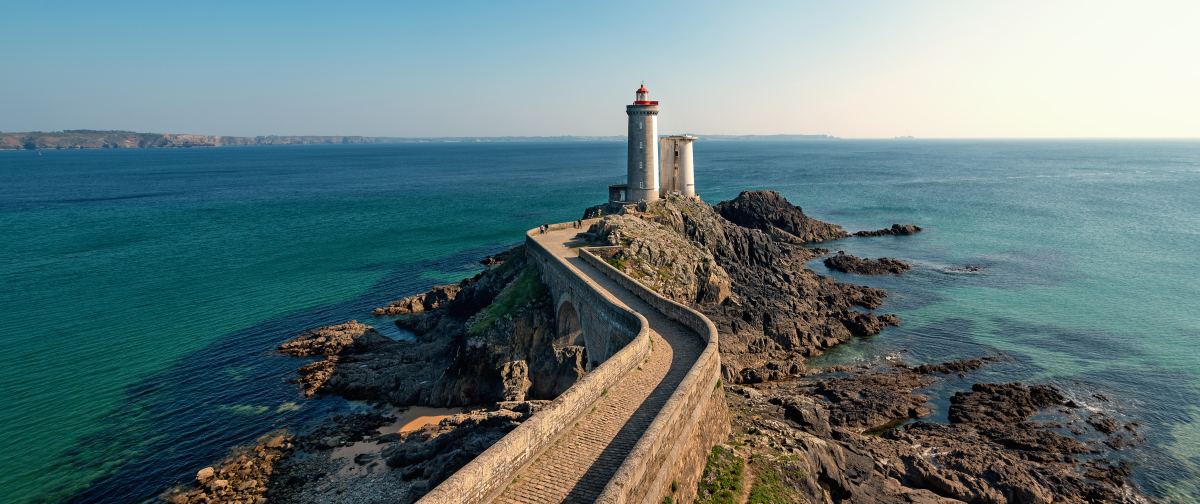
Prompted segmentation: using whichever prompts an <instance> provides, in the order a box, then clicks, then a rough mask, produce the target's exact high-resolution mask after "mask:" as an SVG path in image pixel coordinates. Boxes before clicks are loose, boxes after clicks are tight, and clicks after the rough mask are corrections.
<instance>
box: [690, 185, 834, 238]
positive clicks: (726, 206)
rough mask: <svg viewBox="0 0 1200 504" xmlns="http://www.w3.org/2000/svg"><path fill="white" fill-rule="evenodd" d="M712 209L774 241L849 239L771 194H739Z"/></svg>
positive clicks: (776, 193)
mask: <svg viewBox="0 0 1200 504" xmlns="http://www.w3.org/2000/svg"><path fill="white" fill-rule="evenodd" d="M713 209H714V210H716V211H717V213H718V214H720V215H721V217H724V218H725V219H726V220H728V221H730V222H732V223H734V224H737V225H739V226H741V227H744V228H750V229H757V230H759V231H762V232H764V233H766V234H767V235H769V236H770V237H771V238H772V239H774V240H775V241H781V242H786V243H813V242H821V241H826V240H836V239H839V238H845V237H847V236H849V234H848V233H846V231H844V230H842V227H841V226H838V225H836V224H830V223H828V222H821V221H819V220H816V219H813V218H811V217H809V216H807V215H804V211H803V209H801V208H800V207H798V206H795V205H792V204H791V203H789V202H788V200H786V199H784V198H783V197H782V196H780V195H779V193H778V192H775V191H743V192H742V193H741V194H739V195H738V196H737V198H734V199H732V200H729V201H722V202H720V203H718V204H717V205H716V206H714V207H713Z"/></svg>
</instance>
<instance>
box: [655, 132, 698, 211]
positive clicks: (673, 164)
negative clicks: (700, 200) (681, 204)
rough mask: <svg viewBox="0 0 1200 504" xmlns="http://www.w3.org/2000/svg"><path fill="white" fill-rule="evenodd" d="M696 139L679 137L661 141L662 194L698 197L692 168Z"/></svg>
mask: <svg viewBox="0 0 1200 504" xmlns="http://www.w3.org/2000/svg"><path fill="white" fill-rule="evenodd" d="M694 141H696V137H694V136H690V135H678V136H669V137H664V138H662V139H661V140H659V145H660V147H659V152H662V163H661V166H662V172H661V175H659V178H658V180H659V183H660V184H661V186H662V190H661V194H662V196H663V197H666V196H667V195H668V194H676V193H678V194H680V195H683V196H695V195H696V175H695V168H694V167H693V166H692V142H694Z"/></svg>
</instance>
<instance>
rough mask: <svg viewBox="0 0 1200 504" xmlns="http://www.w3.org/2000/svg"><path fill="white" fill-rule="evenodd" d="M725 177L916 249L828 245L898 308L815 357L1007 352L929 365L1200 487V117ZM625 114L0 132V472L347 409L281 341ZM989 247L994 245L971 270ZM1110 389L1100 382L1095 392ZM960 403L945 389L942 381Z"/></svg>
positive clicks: (90, 481)
mask: <svg viewBox="0 0 1200 504" xmlns="http://www.w3.org/2000/svg"><path fill="white" fill-rule="evenodd" d="M695 149H696V167H697V173H696V181H697V187H698V188H699V190H700V192H701V196H702V197H703V198H704V199H705V200H706V201H708V202H709V203H716V202H718V201H721V200H723V199H729V198H732V197H734V196H736V195H737V193H738V192H739V191H741V190H747V189H775V190H778V191H780V192H781V193H782V194H783V195H784V196H785V197H787V198H788V199H789V200H791V201H792V202H793V203H795V204H798V205H801V206H802V207H804V210H805V212H806V213H808V214H809V215H810V216H813V217H816V218H818V219H822V220H826V221H829V222H833V223H836V224H840V225H842V226H844V227H845V228H847V229H848V230H850V231H856V230H861V229H879V228H882V227H887V226H890V225H891V224H892V223H893V222H900V223H912V224H917V225H920V226H922V227H924V228H925V231H923V232H922V233H920V234H917V235H913V236H907V237H879V238H848V239H844V240H840V241H837V242H832V243H826V244H823V245H822V246H824V247H826V248H831V249H841V250H844V251H846V252H847V253H851V254H855V255H858V256H860V257H863V256H868V257H873V258H874V257H880V256H887V257H894V258H898V259H902V260H905V261H909V262H912V263H914V264H915V268H914V269H913V270H912V271H910V272H908V273H905V274H904V275H899V276H889V277H862V276H855V275H845V274H840V273H836V272H831V271H829V270H827V269H826V268H825V267H824V266H823V265H821V264H820V262H819V261H814V262H813V263H812V264H810V267H812V268H813V269H815V270H817V271H818V272H820V273H822V274H827V275H830V276H832V277H834V278H837V279H838V280H844V281H847V282H855V283H860V284H865V285H872V286H876V287H881V288H884V289H887V290H888V291H889V293H890V294H891V295H890V297H889V298H888V300H887V302H886V303H885V304H884V306H882V307H881V308H880V309H879V310H878V311H880V312H886V313H896V314H898V315H899V316H900V317H901V319H902V320H903V324H902V325H901V326H900V327H895V328H889V329H887V330H885V331H884V332H883V333H881V334H879V335H876V336H873V337H870V338H862V339H856V340H854V341H853V342H851V343H849V344H847V345H844V346H842V347H839V348H838V349H835V350H834V351H831V352H829V353H827V354H826V355H824V356H821V357H819V358H817V359H816V364H828V363H842V362H878V361H883V360H894V359H899V360H903V361H905V362H910V363H923V362H941V361H944V360H949V359H955V358H964V357H973V356H980V355H995V356H999V357H1000V358H1001V360H1000V361H999V362H996V363H994V364H991V365H989V366H987V367H985V368H983V369H982V370H981V371H979V372H978V373H977V374H974V375H969V376H968V377H967V378H965V379H957V378H953V377H952V378H950V379H947V380H944V381H942V382H939V383H938V384H937V385H935V386H934V387H932V388H931V389H930V390H929V393H930V394H931V395H941V396H945V395H946V394H948V393H952V392H953V391H955V390H964V389H966V388H968V387H969V386H970V384H971V383H973V382H977V381H1013V380H1025V381H1033V382H1041V383H1052V384H1055V385H1056V386H1059V387H1060V388H1062V389H1063V390H1064V391H1066V392H1067V393H1068V394H1069V395H1071V396H1072V397H1074V398H1076V399H1077V400H1078V401H1079V402H1082V403H1084V404H1085V405H1086V406H1088V407H1089V408H1093V409H1095V410H1098V411H1104V412H1106V413H1107V414H1109V415H1110V416H1113V417H1114V418H1116V419H1118V420H1119V421H1121V422H1122V423H1124V422H1127V421H1136V422H1139V423H1140V424H1141V427H1140V428H1139V429H1140V432H1141V434H1142V435H1143V436H1144V437H1145V438H1146V439H1147V442H1145V443H1143V444H1141V445H1138V446H1135V447H1132V448H1125V449H1123V450H1121V451H1120V452H1117V456H1118V457H1119V458H1121V459H1124V460H1128V461H1131V462H1134V463H1136V464H1138V465H1137V466H1136V467H1135V469H1134V471H1135V476H1134V481H1135V483H1136V484H1137V485H1138V486H1139V487H1140V488H1141V489H1142V490H1143V491H1144V492H1146V493H1148V494H1150V495H1151V496H1154V497H1158V498H1160V499H1164V500H1168V501H1174V502H1200V498H1197V495H1200V198H1198V197H1197V196H1196V195H1197V194H1200V142H1196V141H999V140H995V141H932V140H929V141H926V140H909V141H900V140H896V141H883V140H880V141H849V140H841V141H811V142H794V143H793V142H699V143H697V144H696V147H695ZM624 156H625V146H624V144H623V143H621V142H582V143H538V144H526V143H514V144H489V143H482V144H476V143H439V144H398V145H359V146H295V147H229V148H218V149H192V150H96V151H47V152H44V153H43V154H42V155H40V156H39V155H38V154H37V153H36V152H0V230H2V231H3V240H2V241H0V307H2V309H0V335H2V336H0V364H2V366H3V369H4V371H5V373H4V378H3V384H4V387H3V390H4V392H5V394H4V395H3V396H0V429H2V432H4V434H5V449H4V450H3V451H0V495H4V496H5V499H4V500H6V501H8V502H16V503H28V502H114V503H115V502H142V501H147V500H152V499H153V498H154V497H155V496H156V495H158V494H159V493H160V492H161V491H162V490H164V489H165V488H166V487H167V486H168V485H170V484H172V483H175V482H177V481H186V480H188V479H190V477H191V476H192V475H193V474H194V473H195V471H196V470H198V469H200V468H202V467H204V466H206V465H208V464H209V463H211V462H213V461H214V460H216V459H218V458H219V457H220V456H221V455H222V454H223V453H224V451H225V450H226V449H227V448H228V447H230V446H232V445H235V444H239V443H245V442H248V441H250V440H252V439H254V438H255V437H257V436H259V435H261V434H263V433H265V432H268V431H270V430H272V429H274V428H278V427H280V426H285V425H293V426H294V425H300V424H302V423H304V422H306V421H311V420H312V419H315V418H319V417H320V416H322V415H326V414H328V413H329V412H331V411H336V410H341V409H343V408H345V407H346V404H345V402H344V401H340V400H338V399H333V398H327V399H322V400H311V399H304V398H302V397H300V396H299V395H298V389H297V388H296V387H295V386H294V385H288V384H284V383H283V380H284V379H286V378H288V377H290V376H292V374H293V373H294V371H295V369H296V368H297V367H299V366H300V365H301V364H303V363H304V362H306V361H304V360H302V359H295V358H291V357H282V356H278V355H275V354H273V353H272V352H271V350H272V348H273V347H274V346H275V345H277V344H278V343H280V342H281V341H283V340H286V339H288V338H290V337H293V336H295V335H296V334H298V333H299V332H301V331H304V330H306V329H311V328H314V327H317V326H320V325H327V324H333V323H340V322H344V321H346V320H351V319H356V320H359V321H361V322H365V323H368V324H371V325H374V326H376V327H378V328H380V329H382V330H384V331H385V333H386V334H388V335H389V336H392V337H395V338H405V337H408V335H406V334H404V333H401V332H400V331H398V330H396V329H395V328H394V326H393V325H392V324H391V323H390V320H387V319H383V318H376V317H372V316H371V315H370V309H371V308H374V307H377V306H381V305H383V304H386V303H387V302H390V301H391V300H394V299H396V298H399V297H401V296H405V295H409V294H413V293H416V292H420V291H423V290H425V289H427V288H429V286H431V285H433V284H435V283H446V282H451V281H456V280H458V279H460V278H463V277H465V276H469V275H473V274H474V273H475V272H477V271H479V270H480V266H479V265H478V264H477V261H478V260H479V259H481V258H482V257H483V256H485V255H487V254H490V253H494V252H497V251H499V250H502V249H504V248H506V247H508V246H511V245H513V244H515V243H517V242H519V241H520V238H521V236H522V234H521V233H522V232H523V231H524V230H525V229H528V228H532V227H535V226H537V225H538V224H541V223H542V222H560V221H567V220H574V219H575V218H578V217H579V215H580V214H581V212H582V209H583V208H584V207H585V206H589V205H592V204H596V203H600V202H602V200H603V198H604V197H605V195H606V186H607V185H608V184H611V183H619V182H621V179H622V178H623V175H624ZM963 266H979V267H980V268H981V270H980V272H978V273H963V272H959V271H956V270H955V269H954V268H957V267H963ZM1093 394H1103V395H1104V396H1107V397H1108V398H1109V399H1110V400H1111V401H1110V402H1104V401H1101V400H1100V399H1098V398H1096V397H1095V396H1094V395H1093ZM932 406H933V408H934V409H935V411H937V416H935V418H944V416H945V408H946V403H945V401H944V400H941V399H939V400H935V401H934V403H933V404H932Z"/></svg>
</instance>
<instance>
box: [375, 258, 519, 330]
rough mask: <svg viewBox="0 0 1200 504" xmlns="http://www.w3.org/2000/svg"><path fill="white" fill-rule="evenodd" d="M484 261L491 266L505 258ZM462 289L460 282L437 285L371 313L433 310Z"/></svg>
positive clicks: (384, 313)
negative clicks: (427, 290)
mask: <svg viewBox="0 0 1200 504" xmlns="http://www.w3.org/2000/svg"><path fill="white" fill-rule="evenodd" d="M499 255H500V254H497V256H499ZM488 260H491V262H490V263H488V262H487V261H488ZM484 262H485V264H487V265H489V266H491V265H494V264H500V263H502V262H504V260H503V259H495V258H494V257H488V258H487V259H485V260H484ZM461 290H462V287H461V286H459V285H458V284H450V285H435V286H433V289H432V290H430V291H429V292H425V293H422V294H417V295H415V296H409V297H406V298H404V299H401V300H399V301H392V304H389V305H387V306H385V307H383V308H376V309H375V310H374V311H372V312H371V313H372V314H373V315H375V316H377V317H378V316H383V315H390V316H396V315H411V314H414V313H421V312H424V311H426V310H433V309H436V308H438V307H440V306H442V305H444V304H446V303H449V302H450V301H451V300H453V299H454V297H455V296H457V295H458V293H459V291H461Z"/></svg>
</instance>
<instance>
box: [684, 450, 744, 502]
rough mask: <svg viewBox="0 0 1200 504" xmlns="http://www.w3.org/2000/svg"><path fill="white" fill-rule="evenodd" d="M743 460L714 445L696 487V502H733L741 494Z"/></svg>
mask: <svg viewBox="0 0 1200 504" xmlns="http://www.w3.org/2000/svg"><path fill="white" fill-rule="evenodd" d="M745 465H746V464H745V462H743V461H742V459H741V458H740V457H738V456H737V455H734V454H733V452H731V451H729V450H727V449H725V447H723V446H714V447H713V449H712V451H711V452H709V454H708V463H707V464H706V465H705V466H704V474H703V475H701V476H700V484H699V485H698V488H697V489H696V502H697V503H701V504H733V503H735V502H737V501H738V499H739V498H740V497H741V495H742V471H743V470H744V469H745Z"/></svg>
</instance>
